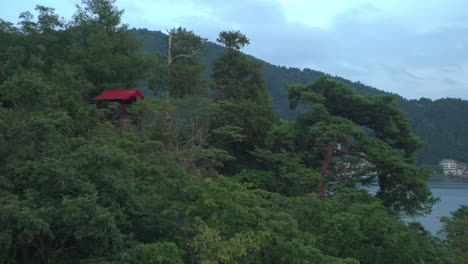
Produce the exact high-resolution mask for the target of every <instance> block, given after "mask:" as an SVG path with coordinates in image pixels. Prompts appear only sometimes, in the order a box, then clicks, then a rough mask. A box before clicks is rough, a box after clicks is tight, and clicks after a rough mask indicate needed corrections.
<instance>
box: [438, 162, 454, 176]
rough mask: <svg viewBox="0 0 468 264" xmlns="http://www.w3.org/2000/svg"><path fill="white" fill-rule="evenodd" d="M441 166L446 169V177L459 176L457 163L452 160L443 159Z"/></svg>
mask: <svg viewBox="0 0 468 264" xmlns="http://www.w3.org/2000/svg"><path fill="white" fill-rule="evenodd" d="M440 166H442V168H443V169H444V174H445V175H456V174H457V162H456V161H455V160H451V159H443V160H441V161H440Z"/></svg>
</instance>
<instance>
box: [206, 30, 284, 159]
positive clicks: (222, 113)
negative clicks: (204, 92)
mask: <svg viewBox="0 0 468 264" xmlns="http://www.w3.org/2000/svg"><path fill="white" fill-rule="evenodd" d="M231 36H234V37H232V38H231ZM226 39H229V41H227V40H226ZM219 41H220V42H221V43H224V44H225V45H226V48H227V49H226V50H225V52H224V53H223V54H222V55H221V56H220V57H218V58H217V59H216V60H215V61H214V62H213V74H212V78H213V93H214V94H213V96H214V98H215V101H216V102H217V103H218V104H219V110H218V112H217V113H216V115H215V118H216V119H215V122H214V128H215V129H216V131H218V132H221V131H223V132H228V131H230V132H234V131H235V133H239V134H240V136H241V137H237V136H235V135H234V134H231V136H230V135H226V134H225V135H224V136H222V137H219V139H221V138H225V137H232V136H234V138H237V140H235V141H231V142H232V143H226V142H220V141H218V140H217V139H216V138H213V142H214V144H216V145H219V146H223V148H226V149H228V150H229V151H230V152H231V153H233V154H234V155H235V156H236V158H238V163H242V161H241V160H239V158H240V159H244V158H245V157H246V155H248V154H247V152H246V151H249V150H253V148H254V146H262V145H263V144H264V142H263V141H264V138H265V137H266V135H267V133H268V131H269V130H270V128H271V126H272V125H273V124H274V123H275V122H277V120H278V117H277V116H276V114H275V112H274V110H273V107H272V105H271V101H270V98H269V97H268V94H267V91H266V85H265V80H264V79H263V75H262V72H261V64H260V62H258V61H253V60H251V59H250V58H248V57H247V56H245V55H244V54H242V53H241V52H240V51H239V50H238V48H240V47H242V46H244V45H245V44H247V43H248V39H247V38H246V37H245V36H244V35H242V34H241V33H239V32H235V33H232V32H221V33H220V37H219ZM227 128H229V129H227ZM230 132H228V133H230ZM218 136H219V135H218ZM247 159H248V158H247Z"/></svg>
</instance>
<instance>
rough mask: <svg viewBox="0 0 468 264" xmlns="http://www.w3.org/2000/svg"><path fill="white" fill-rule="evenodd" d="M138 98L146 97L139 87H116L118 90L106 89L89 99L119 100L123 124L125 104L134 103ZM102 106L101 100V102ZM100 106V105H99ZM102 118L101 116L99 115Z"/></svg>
mask: <svg viewBox="0 0 468 264" xmlns="http://www.w3.org/2000/svg"><path fill="white" fill-rule="evenodd" d="M138 98H142V99H144V98H145V97H144V96H143V94H141V93H140V90H138V89H116V90H104V91H103V92H102V93H101V94H100V95H98V96H96V97H94V98H91V99H89V100H90V101H111V102H119V103H120V110H119V119H120V123H121V126H122V120H123V117H124V104H125V103H127V104H128V103H132V102H134V101H136V100H137V99H138ZM99 106H100V102H99ZM99 108H100V107H99ZM99 119H101V117H99Z"/></svg>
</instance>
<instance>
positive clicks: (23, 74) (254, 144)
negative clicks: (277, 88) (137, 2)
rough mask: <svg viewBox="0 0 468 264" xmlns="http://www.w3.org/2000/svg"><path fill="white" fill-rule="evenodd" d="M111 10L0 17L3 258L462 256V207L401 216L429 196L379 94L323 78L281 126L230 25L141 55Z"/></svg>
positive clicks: (446, 262) (114, 261) (100, 4)
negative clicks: (421, 218)
mask: <svg viewBox="0 0 468 264" xmlns="http://www.w3.org/2000/svg"><path fill="white" fill-rule="evenodd" d="M114 2H115V1H113V0H84V1H83V2H82V5H80V6H78V7H77V10H76V12H75V14H74V16H73V17H72V18H71V20H64V19H62V18H61V17H60V16H59V15H58V14H56V13H55V11H54V10H53V9H52V8H47V7H44V6H37V7H36V11H37V13H38V16H37V17H34V16H33V15H32V14H31V13H29V12H25V13H22V14H21V16H20V19H21V21H20V23H18V24H16V25H15V24H13V23H10V22H7V21H4V20H1V19H0V40H1V41H0V226H1V228H0V260H1V263H6V264H12V263H19V264H23V263H25V264H26V263H27V264H29V263H35V264H36V263H38V264H48V263H55V264H65V263H66V264H96V263H100V264H120V263H121V264H147V263H152V264H182V263H192V264H198V263H200V264H221V263H223V264H235V263H246V264H248V263H271V264H289V263H298V264H309V263H312V264H393V263H419V264H422V263H431V264H464V263H466V259H467V258H468V247H467V245H468V243H466V227H467V222H466V219H467V218H468V207H466V206H462V207H460V208H459V209H458V210H457V211H455V212H454V213H453V215H452V216H450V217H445V218H444V219H442V221H443V223H444V224H443V230H442V232H443V234H444V235H445V236H444V237H442V238H439V237H435V236H433V235H432V234H431V233H429V232H428V231H426V230H425V229H424V227H423V226H421V224H419V223H417V222H411V223H408V222H405V221H402V216H403V215H406V216H417V215H423V214H426V213H428V212H429V211H430V210H431V207H432V205H433V204H434V203H436V202H437V199H436V198H435V197H433V195H432V193H431V192H430V190H429V189H428V187H427V184H426V180H427V178H428V177H429V171H428V170H426V169H424V168H418V167H416V166H414V161H415V152H416V151H417V150H418V149H419V148H420V147H421V145H422V142H421V141H420V140H419V139H418V138H417V137H416V136H414V134H413V132H412V131H411V129H410V124H409V121H408V119H407V118H406V117H405V114H404V113H403V112H402V111H401V110H399V109H398V108H397V102H396V99H395V98H394V97H393V96H389V95H385V94H383V95H374V94H370V95H362V94H357V93H356V92H355V91H354V90H353V89H352V88H350V87H348V86H347V85H346V84H345V83H343V82H340V81H337V80H336V79H333V78H330V77H329V76H320V77H318V78H316V80H315V81H314V82H312V83H308V84H306V85H302V84H294V85H288V90H287V91H288V92H287V94H285V96H287V98H288V99H289V102H290V103H291V105H292V106H293V108H294V107H301V114H299V115H297V117H295V118H291V120H281V119H280V118H279V117H278V115H277V114H276V113H275V111H274V109H273V104H272V102H271V100H270V97H269V96H268V92H267V82H266V81H265V79H264V77H263V73H262V69H264V68H262V67H263V65H262V63H261V62H259V61H257V60H252V59H251V58H249V57H247V56H246V55H245V54H243V53H242V52H241V49H242V47H244V46H245V45H248V44H249V39H248V38H247V37H246V36H245V35H243V34H242V33H241V32H238V31H223V32H220V34H219V38H218V40H217V41H218V42H219V44H220V45H222V46H223V48H220V47H219V46H214V44H208V46H212V47H215V48H214V49H211V50H210V49H208V51H206V52H207V53H206V54H205V57H203V56H202V57H197V56H194V55H192V54H197V53H198V54H200V52H203V47H204V45H205V43H204V39H203V38H202V37H200V36H197V35H196V34H194V33H193V32H192V31H189V30H187V29H185V28H174V29H171V30H170V31H169V32H170V34H169V36H168V42H170V43H171V45H169V51H170V52H167V53H165V55H166V56H162V55H161V54H158V53H154V54H153V53H149V52H148V53H147V54H143V53H142V52H141V50H142V49H144V47H142V43H141V41H140V39H138V38H137V37H136V36H135V34H134V33H135V32H131V31H130V30H129V29H128V28H127V26H126V25H124V24H122V23H121V16H122V14H123V10H120V9H119V8H118V7H117V6H115V3H114ZM31 8H32V7H31ZM137 33H142V32H141V31H140V32H137ZM143 33H144V32H143ZM154 34H155V35H158V36H159V39H158V38H153V39H147V43H150V44H151V43H152V44H151V45H154V46H155V47H154V48H155V50H156V51H158V49H157V47H158V45H159V47H161V46H162V44H163V43H164V42H162V41H161V39H162V38H161V37H162V35H161V33H154ZM158 43H159V44H158ZM146 48H148V47H146ZM147 51H148V50H147ZM161 51H163V52H164V51H165V50H164V49H162V48H160V49H159V52H161ZM208 61H209V62H212V63H210V64H207V63H208ZM273 69H279V70H281V68H274V67H273ZM284 72H287V73H289V72H291V73H292V72H294V73H297V74H298V75H300V76H302V75H303V72H301V71H289V70H287V71H284ZM309 73H310V74H311V75H313V74H314V73H313V72H312V71H310V72H309ZM207 77H210V81H207V80H206V78H207ZM315 77H317V76H315ZM282 79H283V78H282ZM278 81H279V80H278ZM303 81H304V82H305V81H307V80H306V79H304V80H303ZM138 83H142V85H144V86H145V87H146V88H147V89H151V92H152V93H154V94H155V96H154V97H155V98H148V97H146V98H144V99H141V98H140V96H138V98H136V97H135V98H126V99H123V98H122V97H110V98H109V97H108V98H107V99H106V100H102V101H99V102H95V101H94V100H90V99H91V98H93V97H95V96H96V95H98V94H101V93H102V92H103V91H107V93H112V94H115V93H117V94H125V92H123V91H121V90H120V89H125V88H131V87H135V86H137V85H138ZM115 89H119V91H117V92H116V91H108V90H115ZM132 91H133V92H135V90H132ZM138 95H139V94H138ZM132 99H134V100H132ZM115 113H117V118H118V117H119V116H120V117H121V119H120V120H116V119H115V118H114V117H115ZM120 113H121V114H120ZM423 114H425V113H423ZM364 161H366V163H364ZM348 164H349V166H348ZM351 164H352V165H353V166H351ZM371 185H372V186H374V187H375V189H376V192H375V193H374V192H373V193H370V192H368V191H367V190H366V189H363V186H364V187H369V186H371Z"/></svg>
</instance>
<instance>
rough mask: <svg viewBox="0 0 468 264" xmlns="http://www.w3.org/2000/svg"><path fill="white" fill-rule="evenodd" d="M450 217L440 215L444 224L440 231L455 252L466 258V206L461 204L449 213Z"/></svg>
mask: <svg viewBox="0 0 468 264" xmlns="http://www.w3.org/2000/svg"><path fill="white" fill-rule="evenodd" d="M451 214H452V216H451V217H442V218H441V221H442V223H443V224H444V227H443V229H442V232H443V233H444V234H445V235H446V236H447V240H448V244H449V246H450V247H453V248H455V249H456V251H457V253H458V254H460V255H461V256H463V257H464V258H465V259H467V258H468V245H467V244H468V243H467V242H468V206H466V205H462V206H460V208H458V209H457V210H456V211H454V212H452V213H451Z"/></svg>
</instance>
